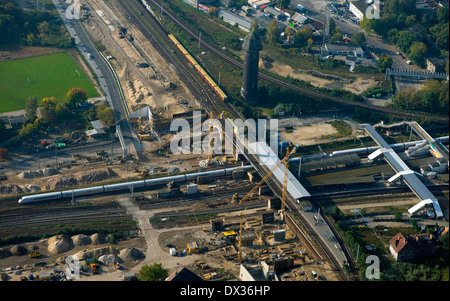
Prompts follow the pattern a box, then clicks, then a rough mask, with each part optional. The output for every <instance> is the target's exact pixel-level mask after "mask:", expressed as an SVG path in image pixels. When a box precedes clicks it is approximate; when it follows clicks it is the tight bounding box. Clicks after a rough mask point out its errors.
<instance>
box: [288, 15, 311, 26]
mask: <svg viewBox="0 0 450 301" xmlns="http://www.w3.org/2000/svg"><path fill="white" fill-rule="evenodd" d="M292 20H293V21H295V23H297V24H300V25H302V24H305V23H306V21H308V18H307V17H305V16H304V15H302V14H299V13H295V14H294V16H293V17H292Z"/></svg>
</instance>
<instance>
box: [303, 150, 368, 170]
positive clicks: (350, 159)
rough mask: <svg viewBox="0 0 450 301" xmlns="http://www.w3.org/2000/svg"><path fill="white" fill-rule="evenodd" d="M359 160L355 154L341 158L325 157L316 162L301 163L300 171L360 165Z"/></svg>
mask: <svg viewBox="0 0 450 301" xmlns="http://www.w3.org/2000/svg"><path fill="white" fill-rule="evenodd" d="M360 162H361V158H360V157H359V156H358V155H357V154H355V153H350V154H345V155H342V156H336V157H325V158H321V159H317V160H312V161H308V162H305V163H302V169H317V168H326V167H330V166H338V165H346V164H354V163H360Z"/></svg>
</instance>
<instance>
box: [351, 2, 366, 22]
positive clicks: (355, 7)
mask: <svg viewBox="0 0 450 301" xmlns="http://www.w3.org/2000/svg"><path fill="white" fill-rule="evenodd" d="M369 1H370V2H372V0H357V1H350V5H349V7H348V9H349V10H350V12H352V13H353V14H354V15H355V16H356V17H357V18H358V20H362V19H363V17H364V14H365V13H366V10H367V8H368V7H369V5H370V4H368V2H369Z"/></svg>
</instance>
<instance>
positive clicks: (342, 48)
mask: <svg viewBox="0 0 450 301" xmlns="http://www.w3.org/2000/svg"><path fill="white" fill-rule="evenodd" d="M324 47H325V51H326V52H327V54H328V55H342V56H354V57H359V58H362V57H364V51H363V50H362V48H361V47H354V46H351V45H347V44H345V45H342V44H341V45H340V44H325V46H324Z"/></svg>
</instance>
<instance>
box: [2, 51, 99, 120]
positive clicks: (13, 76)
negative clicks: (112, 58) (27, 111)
mask: <svg viewBox="0 0 450 301" xmlns="http://www.w3.org/2000/svg"><path fill="white" fill-rule="evenodd" d="M71 88H82V89H83V90H84V91H86V93H87V95H88V97H96V96H99V93H98V92H97V90H96V89H95V87H94V86H93V85H92V83H91V82H90V81H89V79H88V78H87V77H86V75H85V74H84V72H83V71H82V69H81V68H80V67H79V66H78V65H77V63H76V62H75V61H74V60H73V58H72V57H71V56H70V54H69V53H67V52H61V53H56V54H50V55H43V56H37V57H31V58H24V59H19V60H11V61H4V62H0V113H2V112H10V111H15V110H22V109H24V108H25V102H26V99H27V98H28V97H29V96H36V97H37V99H38V102H39V101H40V100H41V99H42V98H44V97H52V96H53V97H55V98H56V99H57V100H58V101H63V100H64V98H65V95H66V93H67V91H69V89H71Z"/></svg>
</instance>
